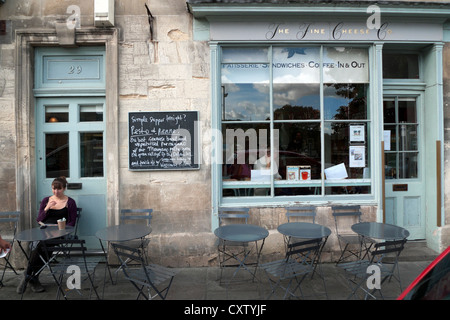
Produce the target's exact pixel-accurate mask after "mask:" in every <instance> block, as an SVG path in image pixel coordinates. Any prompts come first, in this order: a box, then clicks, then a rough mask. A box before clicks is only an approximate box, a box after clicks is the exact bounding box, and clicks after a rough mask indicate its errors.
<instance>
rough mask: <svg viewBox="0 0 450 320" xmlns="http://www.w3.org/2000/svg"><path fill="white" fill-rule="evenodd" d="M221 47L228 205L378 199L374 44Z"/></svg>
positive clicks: (222, 183) (223, 193) (223, 177)
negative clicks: (356, 197)
mask: <svg viewBox="0 0 450 320" xmlns="http://www.w3.org/2000/svg"><path fill="white" fill-rule="evenodd" d="M218 48H219V50H218V51H217V52H218V54H217V72H218V74H219V76H218V77H217V81H216V86H217V87H216V88H217V95H216V96H217V98H216V101H215V104H216V106H217V111H216V114H217V120H218V121H217V122H216V123H217V128H214V129H217V130H219V131H220V132H221V134H222V145H223V150H222V163H221V164H220V166H221V170H220V173H219V174H218V175H217V177H216V179H217V181H213V183H217V184H218V185H219V187H218V188H217V190H219V192H220V196H219V197H220V202H221V203H240V202H241V203H244V202H245V203H248V202H255V203H258V202H261V201H270V202H285V201H297V200H298V201H305V200H311V201H314V200H324V198H325V197H326V198H328V197H331V198H338V199H339V198H342V196H345V195H348V194H352V195H353V194H357V195H360V196H362V197H365V198H366V199H367V198H368V197H369V198H370V197H372V180H371V179H370V167H371V166H370V162H371V155H370V147H371V140H370V132H371V118H370V117H371V112H370V107H369V105H370V101H369V96H370V94H369V90H370V85H369V50H368V48H367V47H359V46H345V47H344V46H343V47H335V46H322V45H310V46H288V45H272V46H263V45H255V46H248V45H246V46H237V45H223V46H219V47H218ZM213 176H214V175H213ZM333 178H336V179H333ZM339 178H340V179H339Z"/></svg>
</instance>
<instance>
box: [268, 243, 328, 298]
mask: <svg viewBox="0 0 450 320" xmlns="http://www.w3.org/2000/svg"><path fill="white" fill-rule="evenodd" d="M322 241H323V240H322V239H312V240H303V241H299V242H296V243H291V244H289V245H288V251H287V252H286V256H285V258H284V259H282V260H277V261H273V262H268V263H264V264H262V265H261V266H260V267H261V269H263V270H264V271H265V272H266V274H267V277H268V279H269V283H270V287H271V292H270V294H269V296H268V297H267V299H270V297H271V296H272V295H273V294H274V293H275V291H276V290H277V289H278V288H281V289H283V290H284V296H283V299H286V297H287V296H292V297H295V298H299V297H298V296H297V295H296V294H295V292H296V291H297V289H298V290H299V291H300V294H301V296H302V298H304V295H303V292H302V290H301V284H302V282H303V280H304V279H305V278H306V277H307V276H308V275H309V274H312V273H313V272H314V269H315V263H316V262H317V260H318V257H319V252H320V248H321V245H322ZM294 280H295V281H294ZM322 280H323V281H324V286H325V280H324V279H323V277H322ZM286 281H287V284H284V282H286ZM292 288H293V289H292ZM325 288H326V287H325Z"/></svg>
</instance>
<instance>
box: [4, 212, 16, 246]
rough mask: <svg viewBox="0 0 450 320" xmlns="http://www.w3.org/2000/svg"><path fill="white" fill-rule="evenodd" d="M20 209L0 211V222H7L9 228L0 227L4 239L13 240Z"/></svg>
mask: <svg viewBox="0 0 450 320" xmlns="http://www.w3.org/2000/svg"><path fill="white" fill-rule="evenodd" d="M19 217H20V211H3V212H0V224H9V225H10V227H9V228H7V229H6V228H0V234H1V236H2V238H3V239H5V240H10V239H11V240H13V239H14V237H15V235H16V231H17V225H18V224H19Z"/></svg>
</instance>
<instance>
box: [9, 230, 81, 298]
mask: <svg viewBox="0 0 450 320" xmlns="http://www.w3.org/2000/svg"><path fill="white" fill-rule="evenodd" d="M73 231H74V228H73V227H72V226H66V228H65V229H64V230H59V229H58V227H57V226H47V227H46V228H44V229H41V227H37V228H32V229H26V230H23V231H20V232H18V233H17V234H16V241H17V243H18V244H19V247H20V250H22V252H23V254H24V255H25V257H26V259H27V261H28V266H30V263H31V261H30V256H28V254H27V253H26V251H25V249H24V248H23V247H22V242H30V252H32V251H33V250H34V249H35V246H36V245H37V244H38V243H39V241H45V240H51V239H57V238H61V237H64V236H67V235H69V234H71V233H72V232H73ZM41 259H43V258H42V256H41ZM43 260H44V261H45V259H43ZM47 264H48V262H45V263H44V265H43V266H42V267H41V268H40V269H39V271H38V272H37V273H36V274H35V275H34V276H37V275H39V274H40V273H41V271H42V270H44V268H45V267H46V265H47ZM32 278H33V276H31V277H29V278H28V279H27V282H29V281H30V280H31V279H32ZM23 292H25V290H23ZM23 292H22V297H23Z"/></svg>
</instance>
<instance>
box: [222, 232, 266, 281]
mask: <svg viewBox="0 0 450 320" xmlns="http://www.w3.org/2000/svg"><path fill="white" fill-rule="evenodd" d="M214 234H215V235H216V236H217V237H218V238H219V239H220V240H222V241H221V243H219V245H218V250H219V260H220V269H221V276H220V278H221V279H222V271H223V268H225V267H233V266H236V267H237V268H236V270H235V271H234V273H233V276H232V277H231V279H230V280H229V282H228V283H231V281H232V280H233V278H234V277H235V276H236V274H237V272H238V271H239V270H240V269H241V268H243V269H245V270H247V271H248V272H249V273H250V274H251V275H252V279H253V280H254V279H255V277H256V271H257V268H258V264H259V258H260V256H261V251H262V249H263V247H264V241H265V239H266V238H267V237H268V236H269V231H267V230H266V229H265V228H263V227H260V226H255V225H251V224H230V225H225V226H221V227H219V228H217V229H216V230H214ZM261 240H262V243H261V245H260V246H259V247H258V241H261ZM250 242H255V249H256V263H254V265H255V271H254V272H252V271H251V270H250V269H248V266H249V265H250V264H247V263H246V260H247V258H248V257H249V255H250V253H251V252H252V249H253V247H250V246H248V244H249V243H250ZM227 244H228V245H230V246H242V248H243V249H242V251H240V252H239V253H235V252H232V251H230V250H227ZM220 253H222V254H223V260H222V259H220ZM241 256H242V258H241ZM229 259H234V260H236V261H237V262H238V264H237V265H225V262H226V261H228V260H229Z"/></svg>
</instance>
